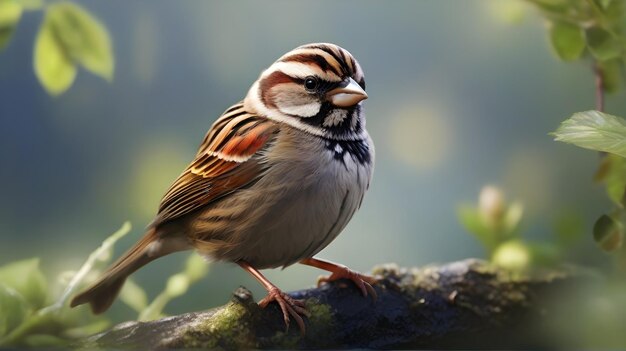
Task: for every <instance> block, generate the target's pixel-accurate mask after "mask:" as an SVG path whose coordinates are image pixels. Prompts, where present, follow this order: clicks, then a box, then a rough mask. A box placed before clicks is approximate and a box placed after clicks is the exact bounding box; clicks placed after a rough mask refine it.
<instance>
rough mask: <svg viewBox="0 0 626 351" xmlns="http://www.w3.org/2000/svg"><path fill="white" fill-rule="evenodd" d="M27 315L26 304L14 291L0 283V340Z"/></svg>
mask: <svg viewBox="0 0 626 351" xmlns="http://www.w3.org/2000/svg"><path fill="white" fill-rule="evenodd" d="M28 313H29V308H28V303H27V302H26V300H25V299H24V297H23V296H22V295H20V293H18V292H17V291H16V290H15V289H12V288H9V287H8V286H6V285H4V284H2V283H0V339H2V338H1V337H2V336H4V335H6V334H7V333H8V332H10V331H11V330H13V329H14V328H15V327H17V326H18V325H20V324H21V323H22V321H24V319H25V318H26V316H27V315H28Z"/></svg>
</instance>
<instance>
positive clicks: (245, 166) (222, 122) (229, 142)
mask: <svg viewBox="0 0 626 351" xmlns="http://www.w3.org/2000/svg"><path fill="white" fill-rule="evenodd" d="M229 111H232V109H229V110H227V112H226V113H225V114H224V115H223V116H222V117H220V118H219V119H218V120H217V121H216V122H215V123H214V124H213V127H211V130H209V132H208V133H207V137H206V138H205V140H204V141H203V143H202V145H201V148H202V149H201V150H200V151H198V154H197V155H196V159H195V160H194V161H193V162H191V164H190V165H189V166H187V168H186V169H185V171H184V172H183V173H182V174H181V175H180V176H179V177H178V179H176V181H174V183H173V184H172V185H171V187H170V188H169V190H168V191H167V192H166V193H165V196H164V197H163V199H162V200H161V204H160V206H159V213H158V215H157V217H156V219H155V220H154V222H153V223H152V226H158V225H160V224H162V223H165V222H168V221H171V220H173V219H176V218H179V217H181V216H183V215H186V214H188V213H190V212H193V211H195V210H197V209H200V208H201V207H203V206H206V205H208V204H210V203H212V202H214V201H216V200H218V199H220V198H222V197H223V196H226V195H228V194H230V193H232V192H233V191H235V190H237V189H241V188H244V187H246V186H248V185H249V184H252V183H254V182H255V181H257V180H258V179H259V178H260V177H262V176H263V174H264V168H265V167H267V165H266V164H264V163H263V162H261V160H260V159H259V157H255V155H258V154H259V151H261V150H263V149H264V148H265V146H266V145H267V144H268V142H270V141H271V140H273V138H274V137H275V135H276V133H277V132H278V125H277V124H276V123H275V122H273V121H270V120H268V119H265V118H260V117H258V116H255V115H252V114H248V113H244V114H241V113H239V112H237V111H238V110H234V112H235V113H232V112H231V113H229Z"/></svg>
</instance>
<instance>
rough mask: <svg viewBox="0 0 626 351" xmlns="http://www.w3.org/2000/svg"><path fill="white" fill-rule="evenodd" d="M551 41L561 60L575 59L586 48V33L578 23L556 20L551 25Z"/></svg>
mask: <svg viewBox="0 0 626 351" xmlns="http://www.w3.org/2000/svg"><path fill="white" fill-rule="evenodd" d="M550 43H552V48H553V49H554V51H555V53H556V54H557V56H558V57H559V58H560V59H561V60H563V61H573V60H576V59H578V58H579V57H580V55H582V53H583V51H584V50H585V35H584V32H583V31H582V29H581V28H580V27H578V26H577V25H574V24H570V23H566V22H555V23H553V24H552V26H550Z"/></svg>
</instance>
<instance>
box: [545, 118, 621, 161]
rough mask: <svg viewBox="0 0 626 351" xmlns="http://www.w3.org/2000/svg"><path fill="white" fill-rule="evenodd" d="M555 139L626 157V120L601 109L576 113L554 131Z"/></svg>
mask: <svg viewBox="0 0 626 351" xmlns="http://www.w3.org/2000/svg"><path fill="white" fill-rule="evenodd" d="M553 135H554V137H555V138H554V140H556V141H562V142H565V143H570V144H574V145H576V146H579V147H582V148H585V149H591V150H596V151H604V152H608V153H612V154H616V155H620V156H622V157H626V120H624V119H623V118H621V117H616V116H612V115H609V114H606V113H602V112H599V111H585V112H578V113H575V114H574V115H573V116H572V117H571V118H569V119H567V120H565V121H564V122H563V123H561V126H559V128H558V129H557V130H556V131H555V132H554V133H553Z"/></svg>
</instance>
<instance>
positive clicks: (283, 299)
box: [259, 287, 309, 335]
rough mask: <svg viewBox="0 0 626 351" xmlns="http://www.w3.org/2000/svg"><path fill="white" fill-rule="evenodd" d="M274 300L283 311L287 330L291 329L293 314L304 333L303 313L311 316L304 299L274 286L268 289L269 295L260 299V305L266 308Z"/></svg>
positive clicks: (301, 331)
mask: <svg viewBox="0 0 626 351" xmlns="http://www.w3.org/2000/svg"><path fill="white" fill-rule="evenodd" d="M272 301H276V302H277V303H278V305H279V306H280V309H281V310H282V311H283V320H284V321H285V327H286V330H287V331H289V321H290V318H289V316H291V317H292V318H293V319H294V320H295V321H296V323H297V324H298V327H300V333H301V334H302V335H304V332H305V328H304V320H302V316H301V315H303V316H306V317H308V316H309V312H308V311H307V310H306V308H305V305H304V301H302V300H296V299H294V298H292V297H291V296H289V295H287V294H285V293H284V292H282V291H281V290H280V289H278V288H277V287H273V288H271V289H270V290H269V291H268V293H267V296H266V297H264V298H263V299H262V300H261V301H259V306H261V308H265V307H266V306H267V305H268V304H269V303H270V302H272Z"/></svg>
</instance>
